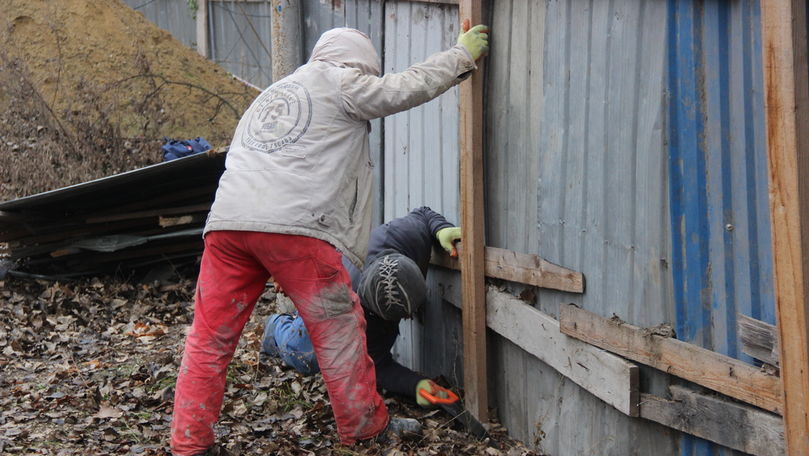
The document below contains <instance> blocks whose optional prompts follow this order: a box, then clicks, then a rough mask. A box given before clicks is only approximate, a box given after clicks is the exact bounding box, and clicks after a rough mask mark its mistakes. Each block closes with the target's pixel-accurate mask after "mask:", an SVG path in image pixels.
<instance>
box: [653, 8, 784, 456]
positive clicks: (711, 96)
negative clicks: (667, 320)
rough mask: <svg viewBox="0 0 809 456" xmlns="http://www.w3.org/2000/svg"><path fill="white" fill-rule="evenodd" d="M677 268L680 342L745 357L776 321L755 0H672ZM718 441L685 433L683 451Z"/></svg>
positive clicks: (699, 450)
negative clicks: (744, 338)
mask: <svg viewBox="0 0 809 456" xmlns="http://www.w3.org/2000/svg"><path fill="white" fill-rule="evenodd" d="M668 4H669V13H668V20H669V27H668V29H669V40H670V45H669V57H668V68H669V71H668V76H669V92H670V104H669V167H670V187H669V188H670V197H671V223H672V273H673V276H674V298H675V305H676V317H677V318H676V329H677V336H678V338H679V339H682V340H686V341H688V342H692V343H696V344H699V345H702V346H704V347H706V348H709V349H711V350H714V351H717V352H720V353H724V354H727V355H729V356H733V357H737V358H741V359H745V360H747V361H752V360H751V359H750V358H749V357H747V356H744V355H741V353H740V350H739V347H738V344H737V334H736V314H737V313H742V314H745V315H750V316H752V317H754V318H758V319H761V320H764V321H767V322H769V323H773V322H774V321H775V306H774V300H773V288H772V286H773V284H772V252H771V247H770V246H771V243H770V242H771V238H770V222H769V208H768V202H767V198H768V193H767V154H766V143H765V141H766V139H765V124H764V109H763V103H764V97H763V81H762V77H763V76H762V63H761V29H760V24H761V22H760V16H759V3H758V1H757V0H736V1H731V2H728V1H724V0H706V1H697V2H694V1H684V0H668ZM715 451H716V448H715V447H714V446H712V445H709V444H708V443H706V442H704V441H700V440H699V439H695V438H690V437H689V438H684V439H683V443H682V454H684V455H692V454H695V455H696V454H699V455H702V454H714V452H715Z"/></svg>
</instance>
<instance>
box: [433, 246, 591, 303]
mask: <svg viewBox="0 0 809 456" xmlns="http://www.w3.org/2000/svg"><path fill="white" fill-rule="evenodd" d="M430 261H431V262H432V263H433V264H434V265H436V266H441V267H445V268H449V269H455V270H457V271H460V270H461V266H460V262H459V261H458V260H457V259H455V258H451V257H450V256H448V255H446V254H444V253H443V252H441V253H438V254H434V255H433V257H432V259H431V260H430ZM484 265H485V273H486V276H487V277H493V278H495V279H503V280H509V281H511V282H517V283H522V284H526V285H533V286H536V287H540V288H549V289H553V290H560V291H567V292H570V293H583V292H584V276H583V275H582V273H581V272H576V271H574V270H572V269H567V268H563V267H562V266H558V265H555V264H553V263H551V262H549V261H546V260H544V259H543V258H542V257H539V256H537V255H531V254H527V253H519V252H514V251H511V250H506V249H499V248H496V247H486V254H485V258H484Z"/></svg>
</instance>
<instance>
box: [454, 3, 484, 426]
mask: <svg viewBox="0 0 809 456" xmlns="http://www.w3.org/2000/svg"><path fill="white" fill-rule="evenodd" d="M459 7H460V8H459V13H460V19H461V21H460V22H461V23H463V21H464V20H467V19H468V20H469V21H470V24H471V25H472V26H474V25H475V24H479V23H480V22H481V19H482V16H483V14H482V7H481V0H461V1H460V4H459ZM482 61H483V59H481V60H480V61H478V70H477V71H475V72H474V73H472V76H471V77H469V79H467V80H466V81H464V82H462V83H461V89H460V90H461V94H460V97H461V99H460V109H461V113H460V114H461V125H460V143H461V151H460V156H461V158H460V160H461V169H460V172H461V176H460V181H461V229H462V234H461V236H462V244H463V248H462V249H461V252H460V257H461V282H462V286H461V288H462V290H463V294H462V296H463V311H462V315H463V344H464V346H463V352H464V353H463V363H464V366H463V370H464V389H465V391H466V408H467V410H468V411H469V412H470V413H471V414H472V415H474V416H475V417H476V418H477V419H478V420H479V421H481V422H485V421H488V418H489V416H488V415H489V410H488V391H487V387H486V384H487V383H486V277H485V272H484V271H485V265H484V254H485V245H486V244H485V240H484V224H483V220H484V216H485V214H484V210H483V67H482Z"/></svg>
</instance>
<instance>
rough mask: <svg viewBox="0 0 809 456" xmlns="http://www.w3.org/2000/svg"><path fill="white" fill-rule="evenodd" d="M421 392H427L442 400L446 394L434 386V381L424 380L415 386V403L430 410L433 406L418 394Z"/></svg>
mask: <svg viewBox="0 0 809 456" xmlns="http://www.w3.org/2000/svg"><path fill="white" fill-rule="evenodd" d="M421 390H427V392H428V393H430V394H432V395H433V396H437V397H443V398H446V397H447V393H445V392H444V391H443V390H444V389H443V388H441V387H440V386H438V385H436V384H435V382H434V381H432V380H428V379H426V378H425V379H424V380H422V381H420V382H419V383H418V384H417V385H416V403H417V404H419V405H420V406H422V407H424V408H431V407H432V406H433V404H431V403H430V401H428V400H427V399H425V398H424V397H423V396H422V395H421V394H419V391H421Z"/></svg>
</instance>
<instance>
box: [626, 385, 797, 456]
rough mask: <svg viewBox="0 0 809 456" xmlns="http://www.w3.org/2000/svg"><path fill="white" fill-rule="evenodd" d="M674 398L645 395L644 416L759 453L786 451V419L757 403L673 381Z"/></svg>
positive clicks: (761, 455) (759, 455)
mask: <svg viewBox="0 0 809 456" xmlns="http://www.w3.org/2000/svg"><path fill="white" fill-rule="evenodd" d="M670 390H671V400H668V399H664V398H662V397H657V396H652V395H650V394H642V395H641V403H640V404H641V405H640V416H641V418H645V419H647V420H651V421H655V422H657V423H660V424H662V425H664V426H667V427H670V428H673V429H677V430H678V431H682V432H685V433H688V434H691V435H694V436H697V437H699V438H702V439H705V440H708V441H711V442H714V443H718V444H720V445H722V446H725V447H728V448H732V449H734V450H738V451H742V452H744V453H749V454H752V455H755V456H782V455H783V454H784V422H783V420H782V419H781V417H780V416H778V415H774V414H772V413H769V412H765V411H763V410H761V409H757V408H755V407H750V406H748V405H744V404H740V403H738V402H733V401H731V400H729V399H723V398H721V397H718V396H717V395H708V394H702V393H699V392H696V391H692V390H690V389H688V388H685V387H682V386H678V385H672V386H671V388H670Z"/></svg>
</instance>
